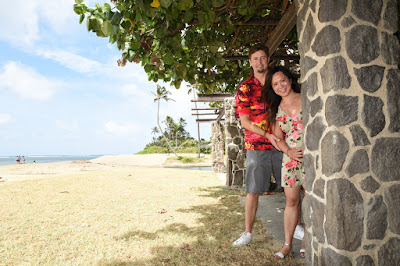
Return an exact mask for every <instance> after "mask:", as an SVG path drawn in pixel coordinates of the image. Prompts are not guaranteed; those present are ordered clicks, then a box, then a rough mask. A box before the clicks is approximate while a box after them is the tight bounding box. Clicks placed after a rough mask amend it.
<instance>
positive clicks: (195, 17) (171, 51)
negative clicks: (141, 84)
mask: <svg viewBox="0 0 400 266" xmlns="http://www.w3.org/2000/svg"><path fill="white" fill-rule="evenodd" d="M111 2H112V5H113V6H111V5H110V4H108V3H105V4H104V5H100V4H96V5H95V6H94V7H88V6H86V5H85V3H84V2H83V0H75V4H74V11H75V12H76V13H77V14H78V15H79V16H80V20H79V22H80V23H82V22H83V21H84V20H85V18H86V26H87V28H88V30H89V31H93V32H95V33H96V34H97V36H100V37H108V38H109V41H110V43H113V44H114V43H115V44H116V45H117V47H118V49H119V50H121V51H122V58H121V59H120V60H118V63H119V65H121V66H124V65H125V64H126V62H127V61H129V62H135V63H139V62H140V63H141V64H142V66H143V67H144V70H145V71H146V73H147V74H148V78H149V80H152V81H154V82H157V81H158V80H163V81H165V82H170V83H171V85H173V86H175V87H176V88H179V87H180V84H181V82H182V81H186V82H188V83H190V84H192V85H193V84H196V85H197V87H198V89H199V92H201V93H212V92H215V91H218V92H232V91H234V90H236V86H237V84H238V83H239V82H240V81H241V79H242V78H243V77H247V76H249V74H250V73H249V71H250V67H249V64H248V60H247V59H242V60H226V57H227V56H241V55H242V56H243V55H247V54H248V48H249V46H250V45H252V44H254V43H257V42H262V43H265V42H266V40H267V38H268V36H267V33H268V27H271V26H265V25H263V26H260V25H245V24H248V23H246V22H248V21H249V20H250V19H252V20H254V19H258V20H265V19H266V18H267V17H268V19H274V18H277V19H279V17H280V15H281V10H280V9H281V8H282V5H284V3H286V4H287V3H288V2H289V1H288V0H286V1H277V0H275V1H271V0H227V1H225V0H112V1H111Z"/></svg>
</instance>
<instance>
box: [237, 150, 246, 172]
mask: <svg viewBox="0 0 400 266" xmlns="http://www.w3.org/2000/svg"><path fill="white" fill-rule="evenodd" d="M245 162H246V153H243V152H239V154H238V156H237V157H236V163H237V165H238V167H239V168H240V169H244V168H246V165H245Z"/></svg>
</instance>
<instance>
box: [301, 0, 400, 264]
mask: <svg viewBox="0 0 400 266" xmlns="http://www.w3.org/2000/svg"><path fill="white" fill-rule="evenodd" d="M296 4H297V7H298V18H297V31H298V36H299V41H300V47H299V51H300V56H301V61H300V65H301V81H302V99H303V113H304V121H303V122H304V124H305V125H306V127H305V146H304V150H305V156H304V162H305V167H306V169H305V170H306V182H305V184H304V187H305V189H306V192H307V195H306V197H305V199H304V204H303V212H304V214H303V218H304V222H305V226H306V254H307V255H306V265H399V262H400V211H399V210H400V207H399V206H400V133H399V132H400V72H399V69H398V64H399V63H400V45H399V41H398V39H397V37H396V36H394V35H393V34H394V33H395V32H396V31H397V30H398V10H397V2H396V0H335V1H333V0H319V1H315V0H297V1H296Z"/></svg>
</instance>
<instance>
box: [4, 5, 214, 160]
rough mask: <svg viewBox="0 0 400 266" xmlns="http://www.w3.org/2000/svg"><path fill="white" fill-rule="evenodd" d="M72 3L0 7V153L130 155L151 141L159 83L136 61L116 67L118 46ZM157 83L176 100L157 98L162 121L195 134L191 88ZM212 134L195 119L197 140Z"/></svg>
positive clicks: (154, 124) (26, 154)
mask: <svg viewBox="0 0 400 266" xmlns="http://www.w3.org/2000/svg"><path fill="white" fill-rule="evenodd" d="M104 2H106V1H86V3H88V5H90V6H94V4H95V3H104ZM73 4H74V0H57V1H45V0H29V1H26V0H14V1H12V2H10V4H9V5H8V6H7V8H3V9H0V32H1V33H2V34H1V35H0V51H1V53H0V92H1V98H0V147H1V148H0V155H2V156H14V155H18V154H20V155H25V156H28V155H91V154H131V153H135V152H138V151H140V150H142V149H143V148H144V146H145V144H146V143H148V142H150V141H151V138H152V136H151V129H152V128H153V127H154V126H156V118H157V114H156V103H154V101H153V99H154V96H153V94H152V93H151V92H154V91H155V89H156V86H157V84H155V83H154V82H149V81H148V79H147V75H146V73H145V72H144V70H143V69H142V67H141V65H140V64H134V63H133V64H131V63H127V64H126V66H125V67H123V68H122V67H118V65H117V60H118V59H119V58H120V56H121V52H120V51H118V49H117V48H116V46H115V45H110V44H109V43H108V38H100V37H97V36H96V35H95V34H94V33H92V32H88V31H87V29H86V23H85V22H86V21H84V23H82V24H79V22H78V21H79V17H78V15H76V14H75V13H74V12H73V8H72V7H73ZM159 84H160V85H164V86H166V88H168V89H169V91H170V92H171V93H172V95H171V98H172V99H174V100H175V102H173V101H170V102H168V103H167V102H162V103H161V109H160V119H161V120H164V119H165V116H167V115H169V116H171V117H172V118H174V120H178V119H179V118H180V117H183V118H184V119H185V120H186V122H187V123H188V126H187V129H188V131H189V132H190V134H191V136H192V137H194V138H196V139H197V124H196V123H195V118H194V117H193V116H192V115H191V113H192V112H191V108H194V107H195V106H194V103H192V102H191V101H190V100H191V99H193V98H194V95H193V93H190V94H188V88H187V86H186V85H182V86H181V88H180V89H179V90H177V89H175V88H171V87H169V85H168V84H162V83H159ZM203 106H204V105H203ZM198 107H201V106H198ZM210 133H211V132H210V124H208V123H204V124H200V134H201V137H202V138H205V139H209V138H210Z"/></svg>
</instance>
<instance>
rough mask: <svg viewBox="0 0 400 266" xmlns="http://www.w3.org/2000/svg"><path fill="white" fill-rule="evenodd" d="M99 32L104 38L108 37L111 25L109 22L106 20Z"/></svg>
mask: <svg viewBox="0 0 400 266" xmlns="http://www.w3.org/2000/svg"><path fill="white" fill-rule="evenodd" d="M101 31H102V32H103V34H104V36H110V35H111V34H112V25H111V22H110V21H109V20H106V21H104V22H103V24H102V25H101Z"/></svg>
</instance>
